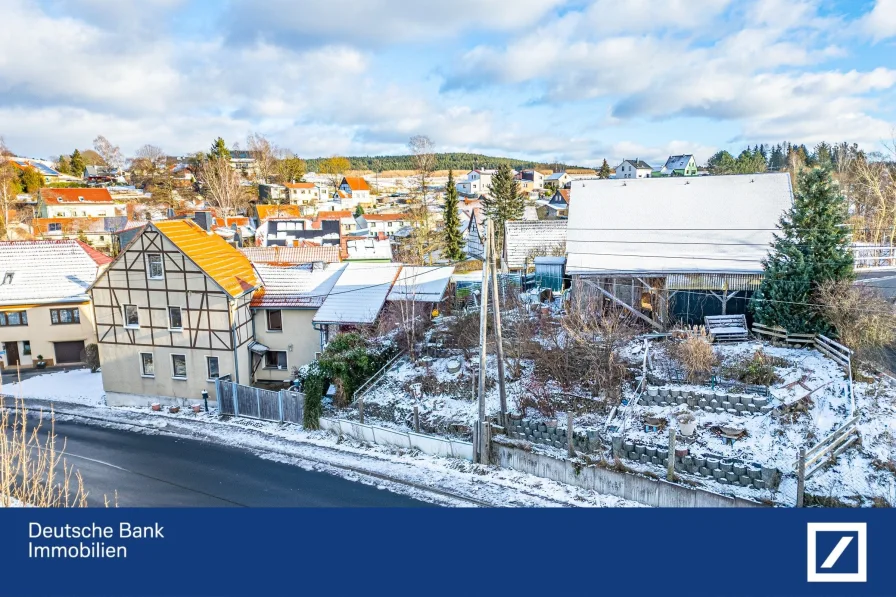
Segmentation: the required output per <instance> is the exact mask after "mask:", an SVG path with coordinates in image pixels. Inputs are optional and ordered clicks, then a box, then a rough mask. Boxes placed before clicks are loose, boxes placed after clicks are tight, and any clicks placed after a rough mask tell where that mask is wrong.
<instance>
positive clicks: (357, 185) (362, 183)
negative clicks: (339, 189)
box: [339, 176, 370, 191]
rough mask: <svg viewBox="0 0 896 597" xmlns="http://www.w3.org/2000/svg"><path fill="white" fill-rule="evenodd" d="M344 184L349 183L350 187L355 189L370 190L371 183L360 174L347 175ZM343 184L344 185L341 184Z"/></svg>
mask: <svg viewBox="0 0 896 597" xmlns="http://www.w3.org/2000/svg"><path fill="white" fill-rule="evenodd" d="M342 184H348V188H350V189H351V190H353V191H369V190H370V185H369V184H367V181H366V180H364V179H363V178H361V177H360V176H346V177H345V178H343V179H342ZM339 186H342V185H339Z"/></svg>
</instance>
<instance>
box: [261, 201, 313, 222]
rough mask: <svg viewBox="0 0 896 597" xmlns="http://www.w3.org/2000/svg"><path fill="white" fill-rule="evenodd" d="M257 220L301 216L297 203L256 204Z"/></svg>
mask: <svg viewBox="0 0 896 597" xmlns="http://www.w3.org/2000/svg"><path fill="white" fill-rule="evenodd" d="M255 210H256V211H257V212H258V219H259V221H264V220H270V219H272V218H301V217H302V212H301V210H299V206H298V205H267V204H262V205H256V206H255Z"/></svg>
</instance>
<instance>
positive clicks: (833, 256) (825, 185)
mask: <svg viewBox="0 0 896 597" xmlns="http://www.w3.org/2000/svg"><path fill="white" fill-rule="evenodd" d="M847 217H848V212H847V203H846V199H845V198H844V197H843V196H842V195H840V193H839V191H838V190H837V189H836V188H835V186H834V183H833V180H832V178H831V174H830V171H828V170H824V169H821V168H816V169H813V170H810V171H808V172H803V173H801V174H800V176H799V181H798V184H797V192H796V194H795V196H794V202H793V207H792V208H791V209H790V210H789V211H788V212H787V213H786V214H785V215H784V216H782V217H781V220H780V222H779V223H778V228H779V230H780V231H779V232H778V233H776V234H775V240H774V242H773V243H772V248H771V250H770V251H769V254H768V257H766V258H765V260H764V261H763V266H764V268H765V277H764V278H763V280H762V285H761V286H760V288H759V290H758V291H757V292H756V294H755V295H754V296H753V299H752V301H751V309H752V310H753V313H754V314H755V316H756V319H757V321H759V323H761V324H763V325H771V326H780V327H782V328H784V329H786V330H787V331H789V332H797V333H825V332H829V331H830V326H829V325H828V323H827V322H826V321H825V319H824V317H823V315H822V313H821V312H820V311H819V309H818V308H817V307H815V306H813V305H812V304H811V303H812V302H813V301H812V300H811V299H812V295H813V294H814V293H815V291H816V290H817V289H818V288H819V286H820V285H821V284H822V283H824V282H827V281H841V280H850V279H852V277H853V258H852V254H851V252H850V250H849V236H848V234H849V229H848V227H847V225H846V221H847Z"/></svg>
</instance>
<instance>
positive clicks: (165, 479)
mask: <svg viewBox="0 0 896 597" xmlns="http://www.w3.org/2000/svg"><path fill="white" fill-rule="evenodd" d="M31 420H32V419H29V421H31ZM41 431H42V433H44V435H45V434H46V428H42V430H41ZM56 435H57V438H58V439H57V442H58V443H57V446H61V445H62V444H61V440H63V439H64V440H65V441H66V446H65V454H66V460H67V461H68V463H70V464H74V465H75V466H76V467H77V469H78V470H79V471H80V472H81V476H82V477H83V478H84V484H85V487H86V489H87V490H88V492H89V495H88V502H89V503H90V505H91V506H102V505H103V495H108V496H110V497H111V496H113V494H114V493H115V492H116V490H117V491H118V505H119V506H122V507H124V506H204V507H207V506H229V507H238V506H243V507H278V506H286V507H366V506H372V507H414V506H429V505H431V504H428V503H425V502H421V501H418V500H415V499H413V498H410V497H406V496H403V495H399V494H396V493H391V492H389V491H387V490H380V489H377V488H376V487H375V486H372V485H366V484H363V483H358V482H354V481H348V480H346V479H343V478H341V477H337V476H334V475H329V474H327V473H322V472H317V471H307V470H305V469H303V468H301V467H298V466H293V465H289V464H282V463H279V462H274V461H271V460H264V459H262V458H259V457H258V456H256V455H255V454H253V453H251V452H248V451H245V450H242V449H239V448H234V447H230V446H224V445H219V444H213V443H206V442H200V441H196V440H189V439H183V438H175V437H168V436H164V435H145V434H142V433H134V432H129V431H119V430H115V429H106V428H103V427H94V426H90V425H83V424H78V423H73V422H61V421H56Z"/></svg>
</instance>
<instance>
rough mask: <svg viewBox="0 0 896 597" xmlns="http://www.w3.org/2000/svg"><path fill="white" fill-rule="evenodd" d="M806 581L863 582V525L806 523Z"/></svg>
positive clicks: (864, 543)
mask: <svg viewBox="0 0 896 597" xmlns="http://www.w3.org/2000/svg"><path fill="white" fill-rule="evenodd" d="M807 528H808V535H807V542H806V555H807V564H808V577H807V580H808V582H867V580H868V568H867V563H868V553H867V524H866V523H864V522H861V523H845V522H835V523H823V522H810V523H809V524H808V527H807Z"/></svg>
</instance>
